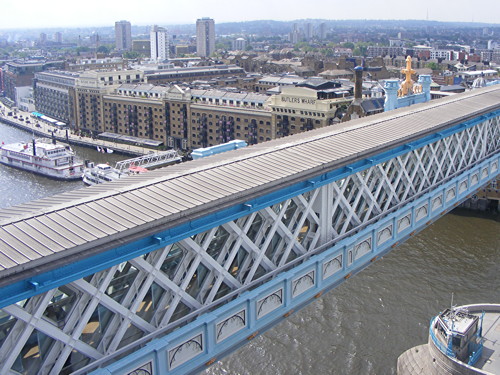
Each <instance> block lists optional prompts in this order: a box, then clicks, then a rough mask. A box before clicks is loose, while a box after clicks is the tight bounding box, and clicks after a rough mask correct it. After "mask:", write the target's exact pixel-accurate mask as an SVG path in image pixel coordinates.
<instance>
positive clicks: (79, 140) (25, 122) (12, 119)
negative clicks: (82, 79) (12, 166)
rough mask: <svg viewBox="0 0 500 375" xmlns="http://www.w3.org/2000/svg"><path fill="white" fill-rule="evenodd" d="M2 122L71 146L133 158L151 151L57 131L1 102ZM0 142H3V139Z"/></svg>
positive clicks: (63, 130)
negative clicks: (108, 151) (101, 149)
mask: <svg viewBox="0 0 500 375" xmlns="http://www.w3.org/2000/svg"><path fill="white" fill-rule="evenodd" d="M9 113H10V115H9ZM0 122H3V123H5V124H7V125H10V126H14V127H16V128H18V129H21V130H24V131H26V132H29V133H32V134H33V135H35V136H37V137H43V138H52V137H53V138H55V139H56V140H57V141H60V142H68V143H70V144H73V145H78V146H82V147H90V148H96V147H97V146H98V147H100V148H105V149H108V150H113V151H116V152H119V153H122V154H125V155H133V156H136V155H144V154H147V153H148V152H150V151H151V149H149V148H146V147H142V146H137V145H132V144H123V143H117V142H113V141H107V140H103V139H94V138H91V137H86V136H82V135H78V134H74V133H73V132H71V131H70V130H68V132H66V130H65V129H57V128H55V127H54V126H53V125H49V124H48V123H46V122H44V121H41V120H37V119H35V118H33V116H32V115H31V113H29V112H24V111H21V110H19V109H16V110H15V112H14V111H13V110H12V109H10V108H8V107H7V106H5V104H3V103H2V102H0ZM0 142H2V139H1V138H0Z"/></svg>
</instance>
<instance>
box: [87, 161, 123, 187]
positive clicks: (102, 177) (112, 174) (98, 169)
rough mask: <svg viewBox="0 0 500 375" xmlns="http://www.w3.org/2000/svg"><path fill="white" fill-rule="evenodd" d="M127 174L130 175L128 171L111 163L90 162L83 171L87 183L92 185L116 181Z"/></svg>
mask: <svg viewBox="0 0 500 375" xmlns="http://www.w3.org/2000/svg"><path fill="white" fill-rule="evenodd" d="M125 176H128V173H123V172H120V171H119V170H118V169H116V168H113V167H112V166H110V165H109V164H104V163H101V164H97V165H94V163H92V162H90V163H88V165H87V168H85V170H84V171H83V176H82V179H83V182H84V183H85V185H89V186H91V185H97V184H102V183H104V182H109V181H114V180H117V179H119V178H122V177H125Z"/></svg>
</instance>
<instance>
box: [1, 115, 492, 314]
mask: <svg viewBox="0 0 500 375" xmlns="http://www.w3.org/2000/svg"><path fill="white" fill-rule="evenodd" d="M495 117H500V110H499V111H493V112H490V113H488V114H485V115H482V116H479V117H477V118H474V119H471V120H468V121H465V122H462V123H459V124H457V125H455V126H452V127H450V128H447V129H443V130H442V131H440V132H438V133H434V134H430V135H427V136H424V137H422V138H420V139H417V140H414V141H411V142H408V143H405V144H403V145H400V146H397V147H394V148H392V149H389V150H387V151H383V152H381V153H379V154H376V155H372V156H370V157H369V158H368V159H362V160H359V161H356V162H354V163H351V164H348V165H346V166H343V167H340V168H338V169H335V170H332V171H328V172H325V173H323V174H321V175H318V176H316V177H314V178H309V179H307V180H304V181H301V182H298V183H296V184H293V185H290V186H287V187H285V188H282V189H279V190H276V191H274V192H272V193H269V194H267V195H264V196H261V197H258V198H255V199H253V200H251V201H248V202H245V203H243V204H236V205H234V206H232V207H230V208H227V209H224V210H221V211H218V212H215V213H212V214H209V215H207V216H205V217H202V218H199V219H196V220H193V221H190V222H187V223H185V224H182V225H179V226H176V227H173V228H169V229H167V230H165V231H162V232H159V233H156V234H155V235H153V236H149V237H146V238H142V239H140V240H137V241H134V242H131V243H128V244H126V245H121V246H117V247H116V248H113V249H111V250H108V251H106V252H103V253H100V254H98V255H94V256H91V257H88V258H85V259H79V260H76V261H75V262H74V263H71V264H68V265H65V266H63V267H60V268H58V269H55V270H52V271H50V272H46V273H40V274H37V275H35V276H32V277H31V278H29V279H25V280H21V281H19V282H16V283H13V284H10V285H7V286H4V287H2V288H0V308H2V307H5V306H8V305H11V304H13V303H16V302H18V301H21V300H24V299H27V298H30V297H32V296H34V295H37V294H40V293H43V292H46V291H49V290H51V289H54V288H57V287H59V286H61V285H65V284H67V283H69V282H72V281H75V280H78V279H80V278H83V277H85V276H88V275H91V274H94V273H96V272H99V271H102V270H105V269H107V268H110V267H112V266H114V265H116V264H119V263H122V262H125V261H127V260H130V259H133V258H136V257H138V256H141V255H143V254H147V253H149V252H151V251H154V250H158V249H160V248H162V247H165V246H167V245H169V244H172V243H175V242H177V241H179V240H182V239H184V238H187V237H189V236H192V235H194V234H197V233H200V232H203V231H205V230H208V229H211V228H213V227H215V226H218V225H221V224H223V223H226V222H228V221H231V220H236V219H238V218H240V217H242V216H245V215H248V214H249V213H252V212H256V211H259V210H261V209H262V208H265V207H268V206H271V205H273V204H276V203H279V202H281V201H283V200H285V199H288V198H291V197H294V196H297V195H299V194H302V193H305V192H307V191H311V190H313V189H316V188H318V187H320V186H323V185H326V184H329V183H331V182H333V181H337V180H340V179H343V178H346V177H347V176H349V175H351V174H353V173H356V172H359V171H362V170H364V169H366V168H369V167H370V166H372V165H374V164H379V163H383V162H385V161H388V160H390V159H392V158H395V157H397V156H400V155H403V154H405V153H407V152H408V150H411V149H417V148H420V147H423V146H426V145H428V144H430V143H433V142H436V141H438V140H440V139H443V138H446V137H449V136H450V135H452V134H455V133H458V132H461V131H463V130H464V129H467V128H471V127H473V126H475V125H477V124H478V123H481V122H483V121H486V120H488V119H490V118H495Z"/></svg>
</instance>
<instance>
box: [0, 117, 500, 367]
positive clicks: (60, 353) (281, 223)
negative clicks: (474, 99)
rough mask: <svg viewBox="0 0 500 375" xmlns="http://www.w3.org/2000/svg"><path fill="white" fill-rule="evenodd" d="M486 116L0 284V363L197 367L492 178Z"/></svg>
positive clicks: (496, 139) (494, 145)
mask: <svg viewBox="0 0 500 375" xmlns="http://www.w3.org/2000/svg"><path fill="white" fill-rule="evenodd" d="M499 115H500V113H499V112H494V113H490V114H489V115H485V116H481V117H479V118H476V119H474V120H471V121H468V122H465V123H461V124H459V125H456V126H454V127H451V128H449V129H447V130H446V131H442V132H440V133H436V134H433V135H429V136H426V137H424V138H421V139H419V140H416V141H413V142H409V143H407V144H405V145H403V146H400V147H397V148H393V149H389V150H387V151H384V152H382V153H380V154H378V155H376V156H374V157H372V158H371V159H363V160H359V161H358V162H356V163H353V164H351V165H348V166H346V167H342V168H340V169H337V170H332V171H327V172H325V173H324V174H322V175H320V176H317V177H315V178H312V179H307V180H305V181H301V182H299V183H296V184H295V185H292V186H289V187H287V188H284V189H281V190H277V191H275V192H273V193H271V194H269V195H266V196H262V197H258V198H256V199H254V200H252V201H249V202H246V203H245V204H241V205H237V206H234V207H231V208H229V209H226V210H222V211H220V212H218V213H216V214H213V215H210V216H208V217H203V218H200V219H197V220H195V221H192V222H189V223H187V224H184V225H182V226H179V227H176V228H171V229H169V230H167V231H164V232H161V233H157V234H156V235H154V236H151V237H147V238H143V239H141V240H139V241H136V242H134V243H131V244H127V245H124V246H121V247H117V248H115V249H113V250H111V251H108V252H106V253H103V254H99V255H97V256H95V257H92V258H89V259H86V260H83V261H79V262H76V263H74V264H72V265H70V266H68V267H63V268H60V269H58V270H56V271H53V272H50V273H46V274H40V275H36V276H35V277H33V279H32V280H31V282H30V283H29V285H26V283H16V284H12V285H10V286H8V287H6V288H4V290H3V291H2V310H1V314H2V315H1V316H0V333H2V335H1V336H0V373H24V374H34V373H40V374H52V373H54V374H55V373H67V374H69V373H85V372H88V371H91V370H93V369H95V368H96V367H97V366H99V367H102V368H101V369H98V370H96V371H95V373H96V374H97V373H99V374H136V373H150V374H183V373H189V372H195V371H199V370H200V369H202V368H204V367H205V366H208V365H210V364H211V363H213V361H215V360H217V359H219V358H220V357H221V356H223V355H224V354H226V353H228V352H230V351H232V350H234V349H235V348H237V347H238V346H240V345H243V344H244V343H245V342H247V340H249V339H252V338H253V337H255V335H257V334H258V333H260V332H263V331H265V330H266V329H268V328H269V327H271V326H272V325H274V324H276V323H277V322H278V321H280V320H281V319H284V318H286V317H287V316H288V315H289V314H290V313H291V312H292V311H293V310H296V309H299V308H301V307H303V306H304V305H306V304H307V303H309V302H311V301H312V300H314V298H317V297H319V296H320V295H321V293H323V292H324V291H326V290H329V289H331V288H333V287H335V286H337V285H339V284H340V283H342V282H343V281H344V280H346V279H348V278H349V277H351V276H352V275H354V274H355V273H356V272H359V271H360V270H362V269H363V268H364V267H366V266H367V265H369V264H370V263H371V262H372V261H374V260H375V259H376V258H377V257H379V256H381V255H383V254H385V253H387V252H388V251H390V250H391V249H392V248H393V247H395V246H397V245H398V244H399V243H401V242H402V241H404V240H405V239H407V238H408V237H410V236H412V235H414V234H415V233H416V232H418V231H419V230H421V229H423V228H425V227H426V226H427V225H429V224H430V223H432V222H433V221H434V220H436V219H437V218H439V217H440V216H441V215H443V214H444V213H446V212H447V211H449V210H450V209H452V208H453V207H455V206H456V205H458V204H459V203H460V202H462V201H463V200H465V199H466V198H467V197H468V196H470V195H471V194H473V193H475V192H476V191H477V190H478V189H479V188H480V187H481V186H483V185H485V184H486V183H488V181H490V180H491V179H493V178H496V176H497V175H498V173H499V164H500V155H499V150H500V122H499ZM34 352H37V353H39V355H38V356H33V355H32V356H29V355H28V353H34ZM14 371H15V372H14Z"/></svg>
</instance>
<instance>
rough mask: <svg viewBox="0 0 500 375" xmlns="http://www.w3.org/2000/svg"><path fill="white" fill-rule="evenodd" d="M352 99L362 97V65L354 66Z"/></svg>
mask: <svg viewBox="0 0 500 375" xmlns="http://www.w3.org/2000/svg"><path fill="white" fill-rule="evenodd" d="M354 77H355V78H354V100H356V99H361V98H362V97H363V67H361V66H357V67H355V68H354Z"/></svg>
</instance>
